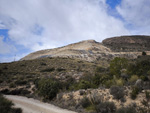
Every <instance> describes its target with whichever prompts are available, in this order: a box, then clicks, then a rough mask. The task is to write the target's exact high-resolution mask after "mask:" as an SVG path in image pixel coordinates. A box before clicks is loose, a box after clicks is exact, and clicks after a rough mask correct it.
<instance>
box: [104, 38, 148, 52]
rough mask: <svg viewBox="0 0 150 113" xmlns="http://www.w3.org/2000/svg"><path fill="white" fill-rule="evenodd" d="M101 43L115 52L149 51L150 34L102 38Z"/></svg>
mask: <svg viewBox="0 0 150 113" xmlns="http://www.w3.org/2000/svg"><path fill="white" fill-rule="evenodd" d="M102 43H103V45H104V46H106V47H108V48H111V50H112V51H116V52H134V51H136V52H141V51H150V36H120V37H113V38H108V39H105V40H103V42H102Z"/></svg>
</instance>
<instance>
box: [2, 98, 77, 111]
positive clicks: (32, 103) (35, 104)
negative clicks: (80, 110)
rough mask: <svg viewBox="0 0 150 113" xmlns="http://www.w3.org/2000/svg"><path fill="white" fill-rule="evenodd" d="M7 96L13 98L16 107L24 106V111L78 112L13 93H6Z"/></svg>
mask: <svg viewBox="0 0 150 113" xmlns="http://www.w3.org/2000/svg"><path fill="white" fill-rule="evenodd" d="M5 97H6V98H7V99H9V100H11V101H12V102H13V103H14V104H15V106H16V107H19V108H22V110H23V113H76V112H73V111H69V110H66V109H61V108H59V107H56V106H54V105H51V104H48V103H43V102H40V101H38V100H35V99H31V98H26V97H22V96H13V95H5Z"/></svg>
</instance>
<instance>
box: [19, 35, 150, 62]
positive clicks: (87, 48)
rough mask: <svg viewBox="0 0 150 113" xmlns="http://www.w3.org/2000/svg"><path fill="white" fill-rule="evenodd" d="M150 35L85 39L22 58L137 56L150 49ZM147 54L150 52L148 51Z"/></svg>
mask: <svg viewBox="0 0 150 113" xmlns="http://www.w3.org/2000/svg"><path fill="white" fill-rule="evenodd" d="M149 45H150V37H149V36H121V37H114V38H108V39H105V40H104V41H102V43H100V42H96V41H95V40H85V41H81V42H78V43H74V44H70V45H67V46H64V47H59V48H55V49H47V50H41V51H37V52H33V53H31V54H29V55H27V56H25V57H23V58H22V59H21V60H31V59H37V58H43V57H66V58H77V59H80V60H86V61H98V60H108V59H113V58H114V57H125V58H129V59H134V58H137V56H138V55H141V52H143V51H150V47H149ZM147 54H150V53H149V52H147Z"/></svg>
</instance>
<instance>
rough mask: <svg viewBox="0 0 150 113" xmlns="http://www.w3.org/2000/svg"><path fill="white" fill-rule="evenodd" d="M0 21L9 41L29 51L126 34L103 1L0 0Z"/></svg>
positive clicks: (121, 23)
mask: <svg viewBox="0 0 150 113" xmlns="http://www.w3.org/2000/svg"><path fill="white" fill-rule="evenodd" d="M0 21H2V22H3V23H4V25H5V26H7V28H8V29H9V37H10V39H11V40H12V41H14V42H15V43H16V44H19V45H23V46H25V47H26V48H29V49H31V50H33V51H35V50H39V49H47V48H53V47H58V46H62V45H65V44H69V43H73V42H77V41H80V40H86V39H95V40H97V41H102V40H103V39H104V38H106V37H111V36H116V35H124V34H126V35H127V34H129V31H128V30H127V29H126V28H125V27H124V23H123V22H122V21H120V20H118V19H116V18H114V17H112V16H110V15H108V13H107V5H106V3H105V0H0Z"/></svg>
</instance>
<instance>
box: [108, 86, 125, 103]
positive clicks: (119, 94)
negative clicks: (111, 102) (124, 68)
mask: <svg viewBox="0 0 150 113" xmlns="http://www.w3.org/2000/svg"><path fill="white" fill-rule="evenodd" d="M110 94H111V95H113V97H114V98H115V99H117V100H121V101H123V100H124V96H125V92H124V88H123V87H119V86H112V87H111V88H110Z"/></svg>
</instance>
